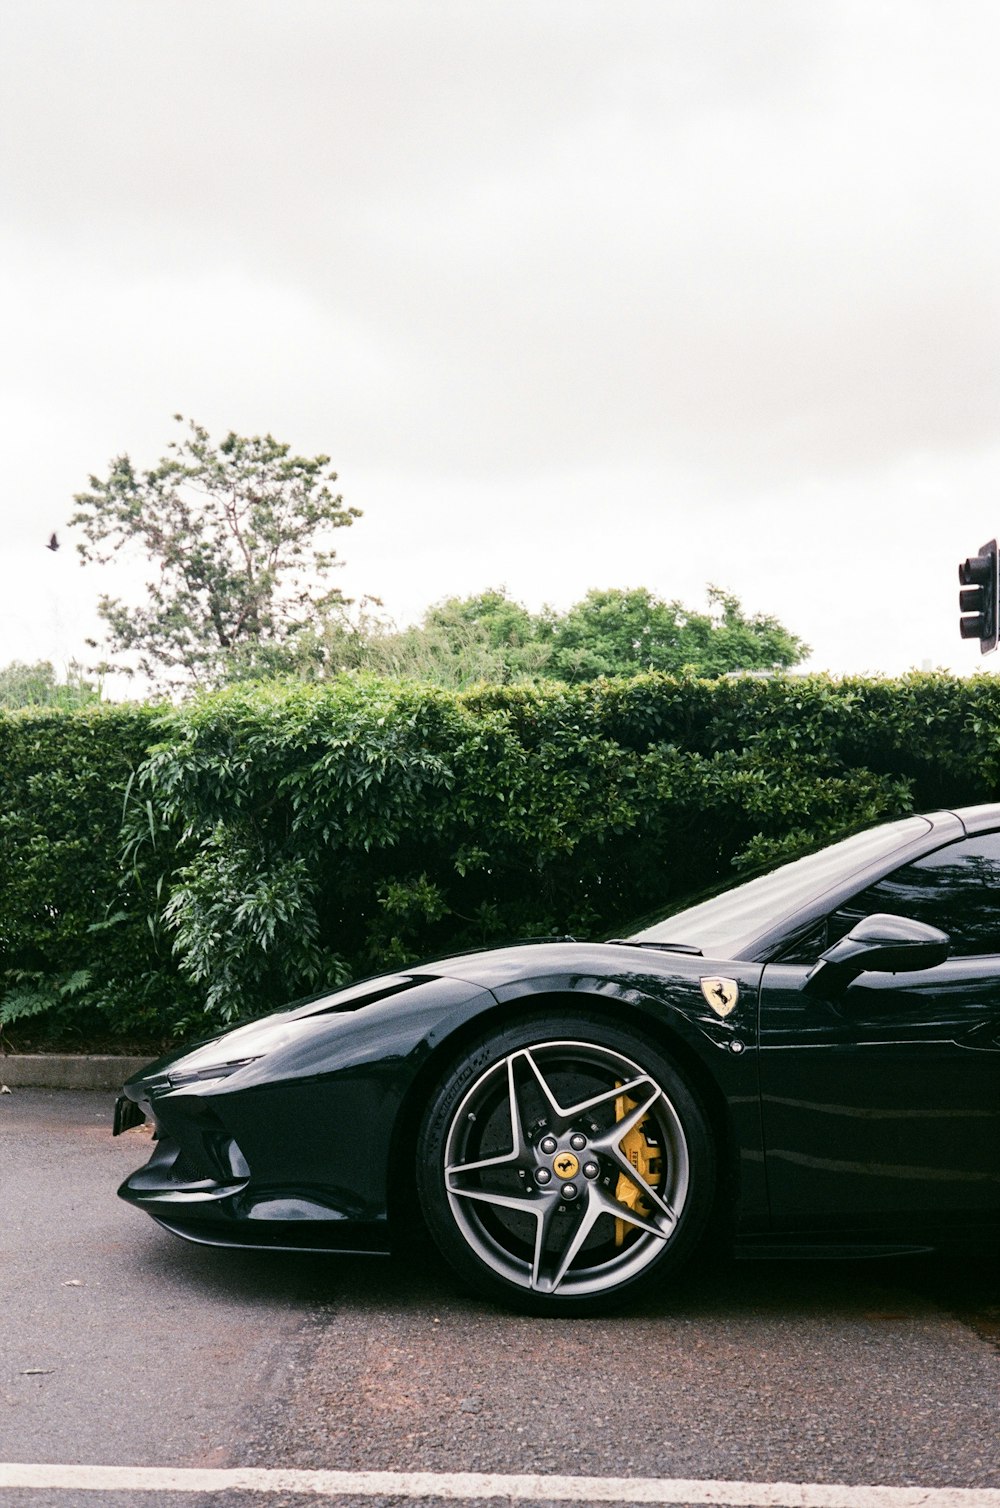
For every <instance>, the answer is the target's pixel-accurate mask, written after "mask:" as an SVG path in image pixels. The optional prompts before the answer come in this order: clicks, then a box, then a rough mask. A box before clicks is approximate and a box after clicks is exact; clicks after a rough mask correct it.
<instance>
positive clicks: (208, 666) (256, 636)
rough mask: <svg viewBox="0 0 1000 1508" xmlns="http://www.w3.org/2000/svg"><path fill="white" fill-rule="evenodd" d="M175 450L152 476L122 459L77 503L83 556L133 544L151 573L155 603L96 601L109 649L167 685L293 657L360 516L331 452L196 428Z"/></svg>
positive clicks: (322, 606)
mask: <svg viewBox="0 0 1000 1508" xmlns="http://www.w3.org/2000/svg"><path fill="white" fill-rule="evenodd" d="M174 418H175V420H177V421H180V420H181V419H182V416H181V415H180V414H175V415H174ZM167 451H168V453H167V455H166V456H164V457H162V458H161V459H160V461H159V463H158V464H157V465H156V466H155V467H153V469H152V470H150V471H144V472H141V471H138V470H136V468H135V467H134V466H133V464H132V462H131V460H130V459H129V457H128V456H127V455H123V456H119V457H117V459H116V460H114V461H113V462H112V463H111V469H110V471H109V473H108V475H107V477H105V478H103V479H101V478H99V477H96V476H92V477H91V478H90V490H89V491H87V492H81V493H78V494H77V496H76V498H75V502H76V505H77V511H76V512H75V513H74V514H73V516H72V518H71V520H70V522H71V524H72V525H75V526H76V527H78V528H80V529H81V530H82V532H83V536H84V539H83V542H82V543H81V544H78V546H77V548H78V550H79V552H80V555H81V557H82V559H83V561H84V562H87V561H90V560H97V561H100V562H107V561H109V560H110V559H112V558H113V557H114V556H116V555H117V554H118V553H119V551H120V550H121V549H123V548H125V547H136V548H137V549H138V551H139V553H140V554H141V555H142V556H144V557H145V559H146V560H147V561H148V563H149V565H150V567H151V568H152V572H153V574H152V578H151V580H150V581H149V582H148V583H147V587H146V594H147V595H146V601H145V603H143V604H140V605H135V604H131V605H130V604H126V603H123V602H121V601H118V600H117V599H112V598H109V597H102V598H101V599H100V603H99V612H100V614H101V617H102V618H103V619H104V621H105V622H106V624H107V626H108V640H109V649H110V652H111V653H112V654H124V655H125V656H126V657H127V658H126V661H125V666H126V667H127V668H136V666H137V668H138V669H139V670H141V671H142V672H143V674H145V675H146V676H148V677H149V678H150V680H151V681H153V682H154V684H159V685H164V686H168V687H169V686H187V685H190V684H191V683H192V682H194V683H196V684H203V685H214V684H217V683H219V682H220V681H222V680H225V679H226V678H227V677H231V676H232V675H233V673H234V671H235V670H238V671H239V672H240V673H243V674H253V673H256V672H259V670H260V669H261V668H263V669H264V670H268V669H271V668H273V666H274V664H275V661H277V662H278V663H284V657H285V656H286V655H287V654H288V652H289V651H290V648H291V646H292V645H293V644H294V640H295V638H296V636H297V635H298V634H299V633H301V632H302V630H303V629H304V628H305V627H307V626H308V625H309V624H310V623H311V622H312V621H313V620H314V619H315V618H316V616H317V615H322V614H323V613H324V612H326V611H328V610H329V609H330V608H331V606H332V605H333V604H334V603H336V602H339V601H340V593H339V591H337V590H336V588H324V586H323V583H324V582H325V578H326V577H327V575H328V574H329V572H330V570H331V569H332V568H333V566H334V564H335V555H334V552H333V551H332V550H330V549H329V548H327V547H326V545H325V544H324V543H323V541H324V536H325V534H326V533H327V532H328V531H329V530H331V529H336V528H342V527H343V526H344V525H346V524H350V523H352V522H353V520H354V519H355V518H357V517H359V516H360V515H359V513H358V510H357V509H356V508H345V507H344V506H343V499H342V498H341V497H340V496H339V495H337V494H336V493H335V492H334V491H333V489H332V485H331V484H332V483H334V482H335V481H336V479H337V478H336V473H335V472H334V471H331V470H330V458H329V456H323V455H319V456H309V457H307V456H296V455H292V454H290V452H289V447H288V446H287V445H283V444H279V443H278V441H276V440H274V439H273V438H272V437H271V436H270V435H264V436H260V435H255V436H253V437H252V438H244V437H243V436H241V435H237V434H233V433H230V434H228V435H227V436H226V437H225V439H224V440H222V441H221V443H220V444H218V445H214V444H213V443H212V441H211V439H210V437H209V435H208V432H207V431H206V430H205V429H203V428H202V427H201V426H200V425H199V424H195V423H194V422H191V423H190V424H189V425H188V426H187V429H186V431H185V433H184V435H183V437H182V438H181V439H179V440H175V441H172V442H170V444H169V445H168V447H167ZM133 658H134V660H135V662H136V666H132V664H131V660H132V659H133Z"/></svg>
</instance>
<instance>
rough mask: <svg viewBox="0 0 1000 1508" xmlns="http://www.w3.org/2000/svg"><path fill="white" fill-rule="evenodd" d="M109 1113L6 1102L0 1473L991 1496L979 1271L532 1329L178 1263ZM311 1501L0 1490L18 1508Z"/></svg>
mask: <svg viewBox="0 0 1000 1508" xmlns="http://www.w3.org/2000/svg"><path fill="white" fill-rule="evenodd" d="M111 1111H112V1097H111V1096H109V1095H104V1094H94V1093H81V1092H70V1091H45V1090H27V1089H22V1090H18V1091H15V1093H13V1094H11V1095H9V1096H8V1095H4V1096H2V1097H0V1278H2V1284H3V1293H4V1294H5V1296H6V1297H5V1301H4V1303H3V1305H2V1307H0V1463H3V1462H40V1463H51V1462H60V1463H85V1464H93V1465H117V1466H161V1467H167V1466H176V1467H187V1468H194V1467H205V1468H212V1467H236V1466H240V1467H244V1466H245V1467H267V1468H274V1467H294V1468H303V1469H309V1470H316V1469H329V1468H336V1469H339V1470H345V1471H359V1472H371V1471H375V1470H378V1471H383V1470H384V1471H393V1472H412V1471H424V1472H440V1473H454V1472H500V1473H514V1474H524V1473H540V1474H543V1475H545V1476H546V1477H551V1476H560V1475H562V1476H572V1477H578V1476H584V1477H595V1478H607V1477H644V1478H645V1477H649V1478H695V1479H713V1480H715V1479H719V1480H723V1481H731V1480H739V1481H745V1480H749V1481H752V1482H793V1483H796V1482H797V1483H802V1482H805V1483H838V1482H839V1483H857V1484H883V1485H887V1486H905V1485H908V1484H913V1485H922V1486H929V1487H939V1488H944V1487H948V1486H954V1487H962V1488H978V1489H986V1488H993V1489H997V1488H1000V1426H998V1421H1000V1271H998V1264H997V1262H996V1261H995V1260H994V1259H993V1258H992V1257H987V1256H983V1257H982V1258H981V1259H979V1260H977V1261H975V1262H965V1261H963V1262H958V1261H951V1262H947V1263H944V1262H931V1261H924V1260H920V1261H913V1260H911V1261H909V1262H894V1263H864V1264H860V1263H814V1264H800V1263H794V1264H791V1263H767V1264H765V1263H739V1264H735V1263H719V1264H717V1265H713V1266H711V1267H703V1268H702V1269H701V1270H699V1271H697V1272H695V1273H693V1274H691V1276H690V1277H689V1278H688V1280H687V1281H686V1282H685V1283H684V1284H683V1285H682V1286H681V1287H680V1288H678V1289H677V1290H675V1291H673V1292H671V1293H667V1294H665V1295H664V1296H663V1298H662V1299H659V1300H657V1301H656V1302H655V1303H647V1304H646V1306H645V1307H644V1308H642V1309H641V1310H639V1311H638V1312H636V1313H632V1314H630V1315H628V1316H626V1317H620V1318H616V1319H601V1320H589V1321H579V1320H577V1321H565V1320H564V1321H554V1320H537V1319H531V1320H529V1319H525V1318H523V1317H519V1316H515V1315H510V1314H505V1313H501V1312H499V1311H497V1310H495V1309H493V1308H491V1307H490V1306H489V1305H488V1304H486V1303H485V1302H481V1301H479V1300H478V1299H475V1298H471V1297H469V1296H467V1295H465V1294H463V1293H461V1292H460V1291H459V1290H458V1289H457V1288H456V1287H455V1285H454V1284H453V1282H452V1281H451V1279H450V1277H449V1276H448V1274H447V1273H446V1272H445V1271H444V1270H443V1269H442V1268H441V1267H440V1266H439V1264H438V1263H437V1262H436V1260H435V1259H434V1258H433V1257H431V1256H430V1255H429V1254H424V1255H415V1256H414V1257H413V1258H412V1259H411V1260H410V1261H408V1262H404V1261H393V1262H388V1261H380V1260H377V1259H372V1258H368V1259H356V1258H324V1257H308V1256H288V1255H285V1254H279V1253H267V1254H253V1253H238V1252H237V1253H234V1252H225V1251H217V1250H212V1249H208V1248H201V1247H195V1246H190V1245H187V1244H186V1243H183V1242H181V1241H179V1240H177V1238H175V1237H172V1236H169V1235H168V1234H166V1233H165V1232H163V1231H161V1230H160V1229H159V1228H158V1227H156V1226H155V1225H154V1224H153V1223H152V1222H151V1221H149V1220H146V1219H144V1218H143V1217H142V1216H141V1215H140V1214H138V1213H137V1212H136V1211H134V1210H132V1209H130V1208H128V1207H127V1206H125V1205H124V1204H122V1203H121V1202H120V1201H119V1200H117V1199H116V1198H115V1192H114V1191H115V1188H116V1186H117V1183H118V1182H119V1181H120V1180H121V1178H122V1177H124V1175H125V1174H126V1172H128V1171H130V1170H131V1169H132V1168H133V1167H135V1166H136V1165H138V1164H139V1163H140V1162H142V1161H145V1158H146V1156H147V1155H148V1141H147V1139H146V1135H145V1132H144V1131H143V1130H142V1129H139V1130H136V1131H133V1132H129V1133H127V1134H126V1135H125V1136H124V1137H120V1138H118V1139H117V1140H113V1139H112V1138H111V1135H110V1118H111ZM316 1501H317V1499H316V1498H315V1497H308V1496H305V1495H299V1494H297V1493H296V1492H288V1493H276V1492H273V1493H269V1494H267V1495H264V1494H258V1493H256V1492H228V1491H227V1492H222V1493H212V1492H205V1493H202V1494H195V1493H193V1492H189V1493H185V1494H174V1493H173V1492H156V1493H147V1494H143V1495H142V1496H141V1497H137V1496H136V1495H135V1493H133V1492H131V1491H123V1492H110V1493H105V1492H91V1491H83V1490H81V1489H79V1488H76V1489H73V1488H70V1489H56V1488H47V1489H45V1490H44V1491H40V1490H33V1489H29V1488H16V1487H15V1488H8V1489H7V1490H6V1491H5V1492H4V1491H0V1502H2V1503H3V1508H75V1505H76V1504H77V1503H79V1504H80V1505H81V1508H126V1505H128V1508H134V1505H135V1504H136V1503H137V1502H140V1503H153V1502H155V1503H157V1504H169V1505H173V1504H174V1503H176V1504H177V1505H178V1508H180V1505H181V1504H183V1505H184V1508H195V1505H199V1508H207V1505H208V1504H213V1505H215V1504H217V1505H218V1508H223V1505H225V1508H252V1505H255V1504H264V1503H267V1505H268V1508H279V1505H282V1508H283V1505H286V1504H287V1505H291V1504H293V1503H294V1504H298V1503H299V1502H302V1503H305V1502H313V1503H314V1502H316ZM327 1501H330V1499H327ZM338 1501H342V1502H344V1503H347V1502H352V1503H353V1502H354V1501H355V1500H354V1499H353V1498H350V1497H343V1498H340V1499H338ZM357 1501H358V1502H360V1501H361V1499H360V1498H359V1499H357ZM365 1501H366V1502H367V1503H369V1504H370V1503H373V1502H376V1501H380V1502H386V1503H388V1502H401V1501H403V1497H402V1496H397V1495H391V1494H390V1495H388V1496H384V1497H382V1498H377V1497H371V1496H369V1497H367V1498H366V1499H365ZM424 1501H425V1502H426V1501H429V1500H428V1499H424ZM537 1501H539V1502H541V1501H545V1499H544V1496H542V1497H539V1498H538V1499H537ZM623 1501H627V1499H623Z"/></svg>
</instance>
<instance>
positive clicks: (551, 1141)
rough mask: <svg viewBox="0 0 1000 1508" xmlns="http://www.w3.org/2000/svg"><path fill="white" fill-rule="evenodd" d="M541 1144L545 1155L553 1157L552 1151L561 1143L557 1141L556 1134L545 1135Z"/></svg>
mask: <svg viewBox="0 0 1000 1508" xmlns="http://www.w3.org/2000/svg"><path fill="white" fill-rule="evenodd" d="M539 1145H540V1146H541V1149H542V1151H543V1152H544V1153H545V1155H546V1156H547V1157H551V1155H552V1153H553V1152H554V1151H555V1150H556V1148H557V1147H558V1145H559V1143H558V1142H557V1141H556V1139H555V1137H554V1136H543V1137H542V1140H541V1142H540V1143H539Z"/></svg>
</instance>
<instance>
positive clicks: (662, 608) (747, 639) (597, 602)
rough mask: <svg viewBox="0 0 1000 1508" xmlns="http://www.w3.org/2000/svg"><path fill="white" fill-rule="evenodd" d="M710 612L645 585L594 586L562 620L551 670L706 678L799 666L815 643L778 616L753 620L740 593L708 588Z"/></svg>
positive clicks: (565, 676) (577, 675) (577, 677)
mask: <svg viewBox="0 0 1000 1508" xmlns="http://www.w3.org/2000/svg"><path fill="white" fill-rule="evenodd" d="M708 598H709V603H710V609H709V612H708V613H694V612H691V611H690V610H689V609H688V608H686V607H684V605H683V604H682V603H680V602H664V601H663V600H662V599H661V598H659V597H655V596H654V595H653V593H652V592H650V591H649V590H648V589H647V588H646V587H637V588H634V589H632V590H626V589H622V588H614V589H611V590H607V591H597V590H594V591H590V592H588V593H587V595H586V597H584V599H583V601H582V602H578V603H576V604H575V606H573V607H571V608H570V610H569V612H568V613H566V614H565V615H564V616H563V617H561V618H557V619H556V620H555V623H554V625H553V633H552V658H551V661H550V663H549V666H548V674H549V675H551V676H554V677H556V678H558V679H560V680H564V681H571V682H574V681H590V680H593V679H595V677H597V676H602V675H607V676H611V675H615V676H623V675H625V676H627V675H638V674H639V673H640V672H642V671H646V670H662V671H667V672H670V673H673V674H677V673H678V672H681V671H694V672H696V673H697V674H699V675H703V676H710V677H711V676H719V675H725V674H726V673H727V672H731V671H739V670H779V669H787V668H788V667H790V666H792V665H797V664H798V663H799V662H800V661H801V660H803V659H805V657H806V655H807V654H808V653H809V646H808V645H807V644H804V643H803V641H802V640H801V639H799V638H797V637H796V635H795V634H792V633H790V632H789V631H788V629H786V628H784V627H783V626H782V624H780V623H779V622H778V620H777V618H772V617H767V616H765V615H764V614H761V613H756V614H754V615H753V616H751V617H748V616H747V615H746V614H745V613H744V611H743V608H742V606H741V605H740V602H739V600H738V598H736V597H733V596H731V595H730V594H729V593H728V592H724V591H721V590H720V589H719V588H718V587H709V589H708Z"/></svg>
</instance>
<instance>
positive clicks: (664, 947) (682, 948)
mask: <svg viewBox="0 0 1000 1508" xmlns="http://www.w3.org/2000/svg"><path fill="white" fill-rule="evenodd" d="M608 942H609V943H611V944H613V946H614V947H616V948H659V949H660V951H661V952H663V953H690V954H692V956H693V957H695V958H700V957H701V949H700V948H696V947H694V946H693V945H692V944H691V943H675V942H651V941H648V940H647V939H645V938H639V937H609V938H608Z"/></svg>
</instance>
